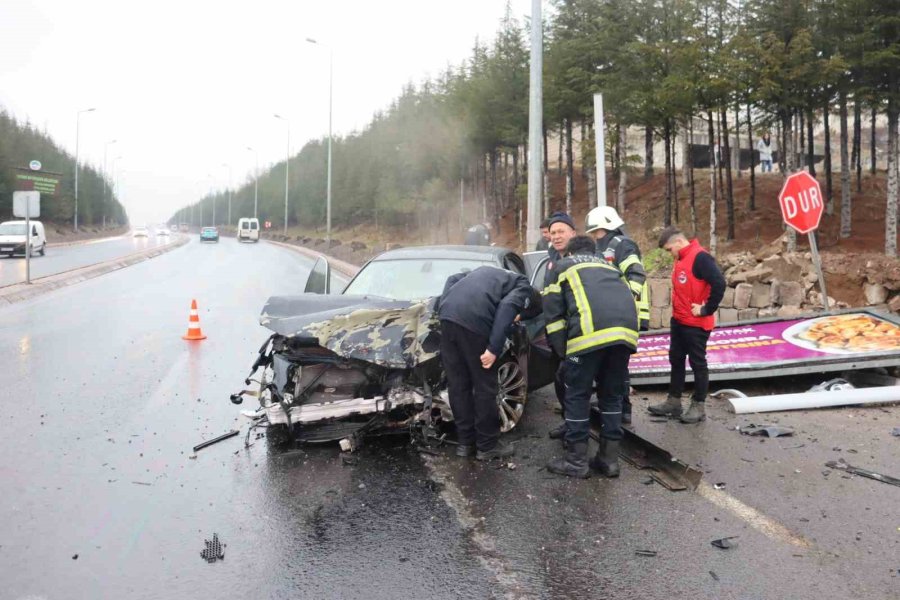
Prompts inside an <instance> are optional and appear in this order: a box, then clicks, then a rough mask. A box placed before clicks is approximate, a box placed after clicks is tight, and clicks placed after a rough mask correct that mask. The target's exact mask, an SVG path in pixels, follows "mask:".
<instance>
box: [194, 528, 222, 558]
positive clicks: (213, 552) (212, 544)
mask: <svg viewBox="0 0 900 600" xmlns="http://www.w3.org/2000/svg"><path fill="white" fill-rule="evenodd" d="M203 543H204V544H205V545H206V548H204V549H203V550H202V551H201V552H200V556H201V557H202V558H203V560H205V561H206V562H208V563H214V562H216V561H217V560H224V559H225V546H224V545H223V544H222V543H221V542H219V534H218V533H214V534H213V536H212V539H211V540H203Z"/></svg>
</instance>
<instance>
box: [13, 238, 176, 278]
mask: <svg viewBox="0 0 900 600" xmlns="http://www.w3.org/2000/svg"><path fill="white" fill-rule="evenodd" d="M174 239H175V234H172V235H170V236H165V237H163V236H156V235H151V236H150V237H140V238H133V237H131V234H130V233H128V234H126V235H123V236H119V237H115V238H110V239H101V240H95V241H90V242H86V243H83V244H73V245H71V246H51V247H48V248H47V252H46V254H45V255H44V256H33V257H31V278H32V279H37V278H38V277H46V276H47V275H55V274H56V273H62V272H63V271H70V270H72V269H78V268H80V267H86V266H89V265H95V264H97V263H101V262H104V261H107V260H113V259H116V258H121V257H123V256H127V255H129V254H134V253H135V252H140V251H141V250H147V249H149V248H155V247H157V246H162V245H165V244H168V243H170V242H171V241H173V240H174ZM23 281H25V257H24V256H18V255H16V256H13V257H7V256H3V257H0V287H3V286H5V285H12V284H14V283H21V282H23Z"/></svg>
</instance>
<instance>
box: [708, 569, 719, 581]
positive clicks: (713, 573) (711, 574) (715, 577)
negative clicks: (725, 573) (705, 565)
mask: <svg viewBox="0 0 900 600" xmlns="http://www.w3.org/2000/svg"><path fill="white" fill-rule="evenodd" d="M709 575H710V576H711V577H712V578H713V579H715V580H716V581H719V576H718V575H716V572H715V571H710V572H709Z"/></svg>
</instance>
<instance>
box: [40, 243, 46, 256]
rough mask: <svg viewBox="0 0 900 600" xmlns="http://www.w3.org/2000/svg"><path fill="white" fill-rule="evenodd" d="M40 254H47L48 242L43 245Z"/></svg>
mask: <svg viewBox="0 0 900 600" xmlns="http://www.w3.org/2000/svg"><path fill="white" fill-rule="evenodd" d="M40 254H41V256H44V255H45V254H47V244H44V245H43V246H41V252H40Z"/></svg>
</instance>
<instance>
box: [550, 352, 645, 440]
mask: <svg viewBox="0 0 900 600" xmlns="http://www.w3.org/2000/svg"><path fill="white" fill-rule="evenodd" d="M630 357H631V350H630V349H629V348H627V347H626V346H621V345H617V346H608V347H606V348H601V349H600V350H595V351H594V352H588V353H587V354H582V355H580V356H570V357H568V358H566V405H565V415H566V442H567V443H568V444H569V447H570V448H571V447H572V446H571V444H574V443H578V442H586V441H587V440H588V436H589V435H590V412H591V394H592V393H593V391H594V382H595V381H596V380H598V379H602V381H603V383H602V388H601V390H600V394H599V400H600V414H601V423H602V430H601V432H600V435H601V436H602V437H604V438H606V439H608V440H620V439H622V398H623V397H624V396H625V394H626V392H627V388H626V384H625V380H626V378H627V376H628V359H629V358H630ZM601 374H602V378H601V377H600V376H601Z"/></svg>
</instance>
